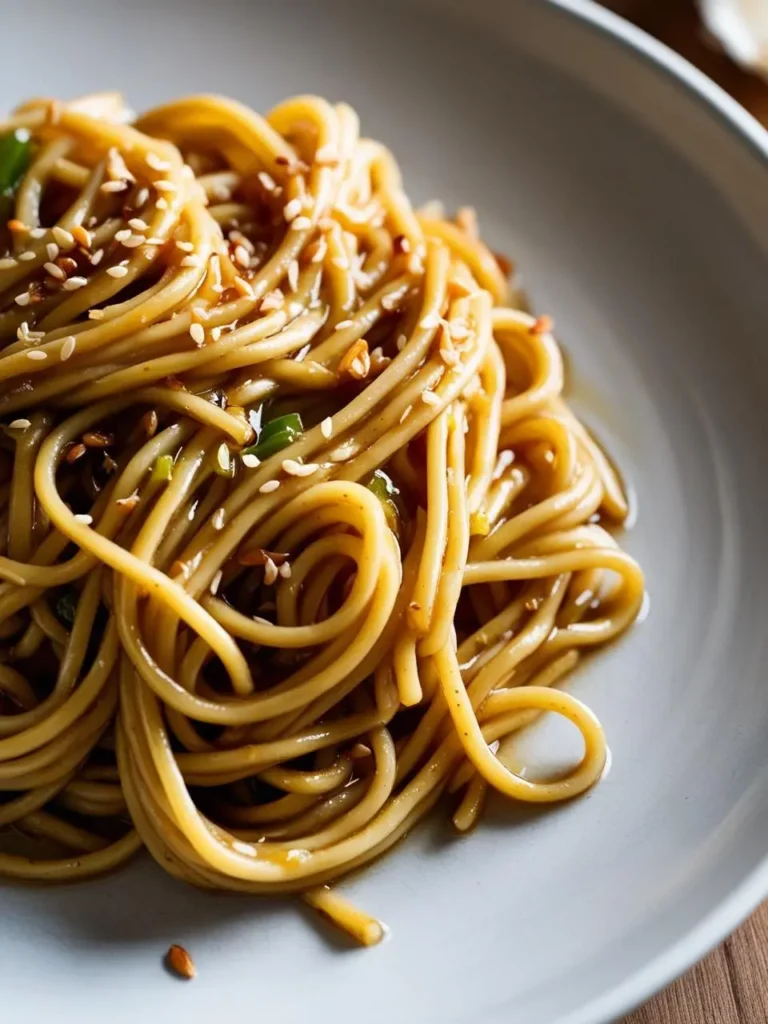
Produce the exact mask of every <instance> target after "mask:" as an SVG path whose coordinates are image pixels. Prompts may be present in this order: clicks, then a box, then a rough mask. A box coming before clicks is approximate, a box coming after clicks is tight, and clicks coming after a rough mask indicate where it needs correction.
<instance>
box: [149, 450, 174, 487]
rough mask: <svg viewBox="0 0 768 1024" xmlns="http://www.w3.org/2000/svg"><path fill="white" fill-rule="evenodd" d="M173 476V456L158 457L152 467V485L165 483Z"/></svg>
mask: <svg viewBox="0 0 768 1024" xmlns="http://www.w3.org/2000/svg"><path fill="white" fill-rule="evenodd" d="M172 476H173V456H172V455H158V457H157V458H156V459H155V464H154V466H153V467H152V483H153V484H159V483H167V482H168V481H169V480H170V479H171V477H172Z"/></svg>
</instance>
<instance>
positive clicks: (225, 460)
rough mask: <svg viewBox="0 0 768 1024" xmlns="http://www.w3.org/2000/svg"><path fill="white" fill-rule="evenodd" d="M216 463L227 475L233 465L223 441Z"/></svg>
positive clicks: (217, 453)
mask: <svg viewBox="0 0 768 1024" xmlns="http://www.w3.org/2000/svg"><path fill="white" fill-rule="evenodd" d="M197 326H198V327H199V326H200V324H198V325H197ZM216 461H217V462H218V464H219V465H220V466H221V468H222V469H223V470H224V472H225V473H228V472H229V470H230V467H231V465H232V457H231V455H230V452H229V448H227V446H226V445H225V444H224V442H223V441H222V443H221V444H220V445H219V450H218V451H217V452H216Z"/></svg>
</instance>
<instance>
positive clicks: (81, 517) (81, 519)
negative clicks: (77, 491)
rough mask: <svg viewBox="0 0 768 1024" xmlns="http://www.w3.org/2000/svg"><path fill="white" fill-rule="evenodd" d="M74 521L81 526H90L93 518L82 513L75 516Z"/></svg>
mask: <svg viewBox="0 0 768 1024" xmlns="http://www.w3.org/2000/svg"><path fill="white" fill-rule="evenodd" d="M75 521H76V522H78V523H82V524H83V526H90V525H91V523H92V522H93V516H89V515H86V514H85V513H84V512H79V513H78V514H77V515H76V516H75Z"/></svg>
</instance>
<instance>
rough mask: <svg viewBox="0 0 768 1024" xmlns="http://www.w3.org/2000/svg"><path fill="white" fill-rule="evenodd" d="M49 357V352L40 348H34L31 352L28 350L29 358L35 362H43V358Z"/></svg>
mask: <svg viewBox="0 0 768 1024" xmlns="http://www.w3.org/2000/svg"><path fill="white" fill-rule="evenodd" d="M47 358H48V353H47V352H41V351H40V349H39V348H33V349H32V351H31V352H27V359H33V360H34V361H35V362H42V361H43V359H47Z"/></svg>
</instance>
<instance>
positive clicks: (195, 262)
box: [181, 253, 202, 267]
mask: <svg viewBox="0 0 768 1024" xmlns="http://www.w3.org/2000/svg"><path fill="white" fill-rule="evenodd" d="M181 265H182V267H199V266H202V260H201V259H200V257H199V256H198V255H197V253H191V254H190V255H189V256H185V257H184V259H183V260H182V261H181Z"/></svg>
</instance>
